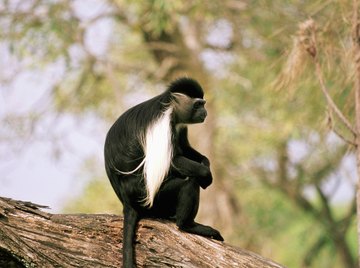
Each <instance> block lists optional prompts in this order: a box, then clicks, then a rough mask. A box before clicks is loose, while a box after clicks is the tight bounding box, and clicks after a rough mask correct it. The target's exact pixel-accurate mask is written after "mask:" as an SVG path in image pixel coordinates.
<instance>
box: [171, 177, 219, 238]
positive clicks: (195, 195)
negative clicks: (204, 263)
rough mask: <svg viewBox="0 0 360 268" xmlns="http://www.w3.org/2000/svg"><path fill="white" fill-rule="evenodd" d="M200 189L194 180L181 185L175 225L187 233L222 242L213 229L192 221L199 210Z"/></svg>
mask: <svg viewBox="0 0 360 268" xmlns="http://www.w3.org/2000/svg"><path fill="white" fill-rule="evenodd" d="M199 199H200V187H199V184H198V183H197V181H196V180H195V178H189V179H188V180H186V181H185V183H184V184H183V185H182V187H181V189H180V191H179V193H178V199H177V207H176V224H177V226H178V227H179V228H180V229H181V230H183V231H185V232H189V233H193V234H197V235H201V236H206V237H210V238H213V239H216V240H220V241H224V239H223V237H222V236H221V234H220V232H219V231H217V230H215V229H214V228H212V227H210V226H206V225H202V224H200V223H196V222H195V221H194V219H195V217H196V214H197V212H198V209H199Z"/></svg>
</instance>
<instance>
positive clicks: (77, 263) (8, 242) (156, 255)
mask: <svg viewBox="0 0 360 268" xmlns="http://www.w3.org/2000/svg"><path fill="white" fill-rule="evenodd" d="M40 208H44V207H43V206H39V205H36V204H33V203H30V202H23V201H15V200H12V199H9V198H1V197H0V267H121V254H120V252H121V246H122V243H121V242H122V237H121V234H122V226H123V225H122V224H123V219H122V218H121V217H119V216H115V215H100V214H98V215H90V214H74V215H69V214H50V213H47V212H44V211H42V210H40ZM136 256H137V260H136V262H137V266H138V267H273V268H275V267H282V266H281V265H279V264H276V263H274V262H272V261H270V260H267V259H265V258H263V257H261V256H259V255H257V254H254V253H252V252H249V251H245V250H242V249H239V248H235V247H233V246H229V245H227V244H225V243H221V242H218V241H214V240H211V239H207V238H204V237H200V236H197V235H192V234H188V233H184V232H181V231H179V230H178V228H176V226H175V224H173V223H170V222H167V221H162V220H148V219H146V220H141V221H140V223H139V225H138V229H137V234H136Z"/></svg>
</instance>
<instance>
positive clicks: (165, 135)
mask: <svg viewBox="0 0 360 268" xmlns="http://www.w3.org/2000/svg"><path fill="white" fill-rule="evenodd" d="M171 113H172V108H168V109H167V110H166V111H165V112H164V113H163V115H162V116H161V117H160V118H159V119H158V120H156V121H155V122H154V123H153V124H152V125H150V126H149V128H148V129H147V131H146V134H145V135H146V136H145V144H144V152H145V164H144V177H145V182H146V190H147V196H146V198H145V200H144V201H145V203H144V205H145V206H148V207H152V205H153V202H154V198H155V195H156V193H157V192H158V190H159V188H160V186H161V184H162V182H163V181H164V178H165V177H166V175H167V173H168V171H169V168H170V165H171V159H172V156H173V147H172V142H171V132H172V130H171V124H170V120H171Z"/></svg>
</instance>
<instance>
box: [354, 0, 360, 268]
mask: <svg viewBox="0 0 360 268" xmlns="http://www.w3.org/2000/svg"><path fill="white" fill-rule="evenodd" d="M358 8H359V3H358V1H357V0H354V3H353V10H354V13H353V22H352V24H353V25H352V26H353V31H352V34H353V49H354V51H353V53H354V59H355V81H354V91H355V120H356V121H355V126H356V159H357V174H358V185H357V194H356V204H357V206H356V207H357V231H358V258H359V263H360V135H359V134H360V23H359V17H358Z"/></svg>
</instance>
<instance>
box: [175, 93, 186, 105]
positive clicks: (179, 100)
mask: <svg viewBox="0 0 360 268" xmlns="http://www.w3.org/2000/svg"><path fill="white" fill-rule="evenodd" d="M171 96H172V99H173V100H174V101H175V102H176V103H179V104H180V103H183V102H184V101H185V100H187V99H189V97H188V96H186V95H185V94H182V93H179V92H174V93H171Z"/></svg>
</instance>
